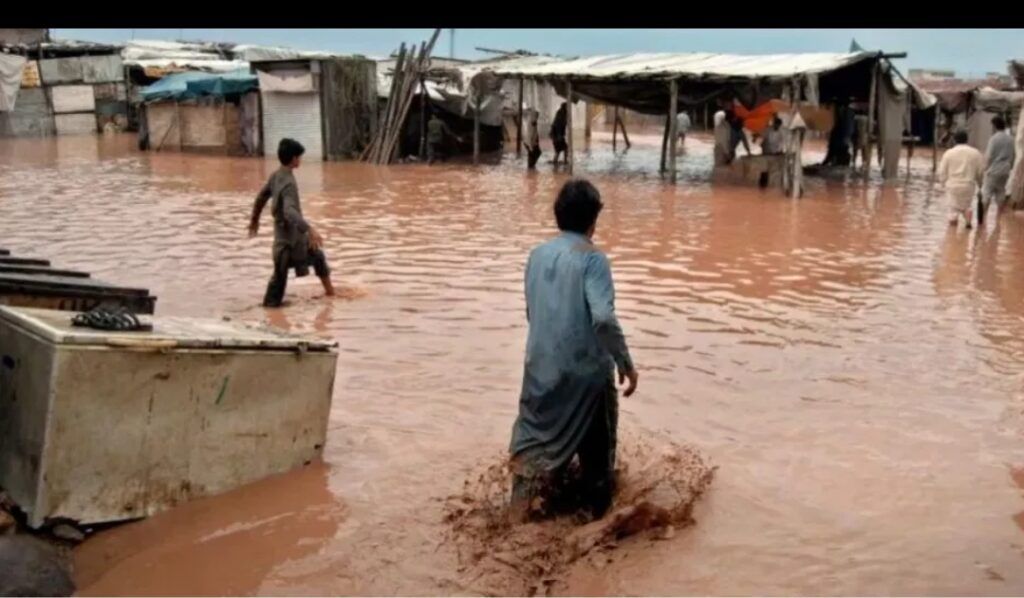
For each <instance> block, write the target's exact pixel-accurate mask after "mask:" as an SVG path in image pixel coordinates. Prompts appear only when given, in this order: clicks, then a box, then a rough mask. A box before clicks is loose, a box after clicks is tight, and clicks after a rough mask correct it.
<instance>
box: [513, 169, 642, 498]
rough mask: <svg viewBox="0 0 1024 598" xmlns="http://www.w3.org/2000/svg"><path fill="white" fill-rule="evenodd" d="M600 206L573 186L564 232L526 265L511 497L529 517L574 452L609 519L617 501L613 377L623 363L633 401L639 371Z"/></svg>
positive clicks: (564, 201)
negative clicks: (525, 326)
mask: <svg viewBox="0 0 1024 598" xmlns="http://www.w3.org/2000/svg"><path fill="white" fill-rule="evenodd" d="M601 208H602V204H601V197H600V194H599V193H598V191H597V189H596V188H595V187H594V186H593V185H592V184H590V183H589V182H587V181H584V180H579V179H577V180H571V181H569V182H567V183H566V184H565V185H564V186H563V187H562V190H561V192H560V193H559V194H558V199H557V200H556V201H555V206H554V209H555V219H556V220H557V222H558V228H559V229H561V231H562V233H561V234H560V235H559V236H557V237H555V238H554V239H552V240H550V241H548V242H546V243H544V244H542V245H539V246H538V247H536V248H534V250H533V251H532V252H531V253H530V258H529V261H528V262H527V265H526V317H527V320H528V321H529V326H530V330H529V337H528V340H527V345H526V364H525V368H524V372H523V388H522V393H521V394H520V398H519V417H518V418H517V419H516V422H515V425H514V427H513V429H512V442H511V446H510V452H511V454H512V464H513V470H514V473H515V477H514V481H513V488H512V502H513V506H514V508H517V509H519V510H520V511H521V512H523V513H530V512H534V511H537V510H538V505H543V504H544V503H545V501H547V500H548V497H549V495H550V493H551V492H552V490H553V487H555V486H557V485H558V484H559V481H560V479H561V478H562V477H563V476H564V475H565V473H566V470H567V468H568V466H569V463H570V462H571V461H572V459H573V457H578V459H579V466H580V474H581V475H580V478H581V479H580V481H581V483H582V497H583V499H584V502H585V503H586V504H585V506H586V507H588V508H589V509H590V510H591V512H592V513H593V515H594V516H595V517H600V516H601V515H603V514H604V513H605V511H607V509H608V507H609V506H610V505H611V498H612V492H613V490H614V488H613V483H614V479H613V474H614V469H615V443H616V432H617V430H616V428H617V424H618V397H617V392H616V389H615V379H614V374H615V370H616V369H618V373H619V383H620V384H624V383H625V382H626V380H627V379H628V381H629V385H628V386H627V387H626V390H625V393H624V394H625V395H626V396H627V397H628V396H630V395H632V394H633V391H635V390H636V385H637V372H636V368H635V367H634V366H633V361H632V359H631V358H630V355H629V349H628V348H627V347H626V338H625V336H624V335H623V333H622V328H621V327H620V326H619V322H618V319H617V318H616V317H615V289H614V286H613V284H612V275H611V267H610V266H609V263H608V258H607V257H606V256H605V255H604V254H603V253H602V252H601V251H600V250H598V249H597V248H596V247H595V246H594V244H593V242H592V241H591V237H593V235H594V229H595V226H596V223H597V216H598V214H599V213H600V211H601ZM538 499H539V500H538ZM539 510H541V511H543V510H544V507H543V506H541V507H540V508H539Z"/></svg>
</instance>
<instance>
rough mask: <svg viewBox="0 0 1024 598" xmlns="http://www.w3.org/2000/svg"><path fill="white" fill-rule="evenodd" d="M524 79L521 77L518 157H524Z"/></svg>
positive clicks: (517, 129)
mask: <svg viewBox="0 0 1024 598" xmlns="http://www.w3.org/2000/svg"><path fill="white" fill-rule="evenodd" d="M523 100H524V98H523V78H522V77H519V119H518V121H517V122H516V157H517V158H518V157H520V156H522V155H523Z"/></svg>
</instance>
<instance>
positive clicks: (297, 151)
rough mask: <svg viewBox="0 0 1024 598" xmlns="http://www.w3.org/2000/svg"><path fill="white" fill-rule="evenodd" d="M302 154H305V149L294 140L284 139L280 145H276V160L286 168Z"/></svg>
mask: <svg viewBox="0 0 1024 598" xmlns="http://www.w3.org/2000/svg"><path fill="white" fill-rule="evenodd" d="M304 153H306V148H304V147H302V144H301V143H299V142H298V141H295V140H294V139H289V138H288V137H285V138H284V139H282V140H281V143H279V144H277V159H278V160H280V161H281V164H282V165H284V166H288V165H289V164H291V163H292V160H294V159H295V158H298V157H299V156H301V155H302V154H304Z"/></svg>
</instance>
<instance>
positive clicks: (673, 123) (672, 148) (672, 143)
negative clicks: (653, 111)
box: [668, 79, 679, 183]
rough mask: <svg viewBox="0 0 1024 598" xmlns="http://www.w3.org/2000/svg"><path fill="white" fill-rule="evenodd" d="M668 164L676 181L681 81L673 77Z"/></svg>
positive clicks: (671, 83)
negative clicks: (677, 112)
mask: <svg viewBox="0 0 1024 598" xmlns="http://www.w3.org/2000/svg"><path fill="white" fill-rule="evenodd" d="M668 93H669V99H668V136H669V142H668V148H669V149H668V156H669V158H668V164H669V180H670V181H672V182H673V183H675V182H676V142H677V141H678V139H677V138H678V137H679V131H678V128H679V125H678V122H677V116H678V115H677V114H676V110H677V109H678V107H679V81H678V80H677V79H672V80H671V81H669V84H668Z"/></svg>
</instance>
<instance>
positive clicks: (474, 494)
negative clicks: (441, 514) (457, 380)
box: [445, 434, 716, 596]
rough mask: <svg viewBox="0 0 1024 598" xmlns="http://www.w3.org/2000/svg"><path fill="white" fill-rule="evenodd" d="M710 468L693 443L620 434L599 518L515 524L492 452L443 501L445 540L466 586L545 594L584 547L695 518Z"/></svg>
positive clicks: (668, 533)
mask: <svg viewBox="0 0 1024 598" xmlns="http://www.w3.org/2000/svg"><path fill="white" fill-rule="evenodd" d="M715 470H716V468H714V467H712V466H710V465H709V464H707V463H706V462H705V459H704V458H703V457H702V456H701V455H700V453H699V452H698V451H697V450H696V449H695V448H693V447H686V446H680V445H677V444H675V443H671V442H664V443H662V444H661V446H659V447H655V446H654V445H652V444H651V443H650V442H647V441H643V440H641V439H640V438H638V437H636V436H635V435H632V434H628V435H625V436H623V437H621V438H620V449H619V456H618V464H617V467H616V472H615V473H616V492H615V497H614V500H613V503H612V507H611V509H610V510H609V512H608V513H607V514H606V515H605V516H604V517H602V518H600V519H597V520H591V519H590V517H589V516H588V515H585V514H583V513H581V512H578V513H566V514H561V515H558V516H551V517H544V518H536V519H535V520H531V521H529V522H522V521H521V517H518V516H516V514H515V513H513V512H512V511H511V510H510V507H509V492H510V488H511V485H512V474H511V469H510V466H509V462H508V458H507V455H496V456H495V457H494V458H493V459H492V462H491V464H490V465H486V466H481V471H480V472H479V473H477V474H474V475H473V476H472V477H470V478H469V479H467V480H466V481H465V483H464V485H463V490H462V492H460V493H458V494H455V495H452V496H449V497H448V498H447V499H446V501H445V521H446V522H447V523H448V525H449V526H450V529H449V530H448V531H447V532H446V534H445V538H446V541H448V542H450V543H451V544H452V545H453V546H454V548H455V550H456V552H457V553H458V560H459V572H460V573H461V574H462V576H463V578H464V579H465V584H466V588H465V589H466V590H469V591H470V592H472V593H474V594H484V595H505V594H513V595H529V596H533V595H536V594H538V593H543V594H548V593H550V592H551V591H552V590H553V589H555V588H556V587H557V586H558V585H559V584H563V582H564V580H563V577H564V574H565V572H566V570H567V568H568V567H569V566H570V565H572V564H573V563H575V562H577V561H578V560H580V559H583V558H587V557H588V556H590V555H591V553H592V552H595V551H596V552H606V553H607V552H613V551H614V550H615V548H616V547H617V546H618V544H619V542H623V541H631V542H634V543H637V542H643V541H652V540H655V539H670V538H671V537H674V534H675V531H676V530H677V529H681V528H685V527H688V526H690V525H693V524H694V523H696V521H695V520H694V518H693V508H694V506H695V505H696V503H697V501H698V500H699V499H700V497H701V496H702V495H703V494H704V493H705V492H706V491H707V489H708V487H709V486H710V484H711V481H712V478H713V477H714V473H715ZM602 558H606V557H602Z"/></svg>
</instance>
